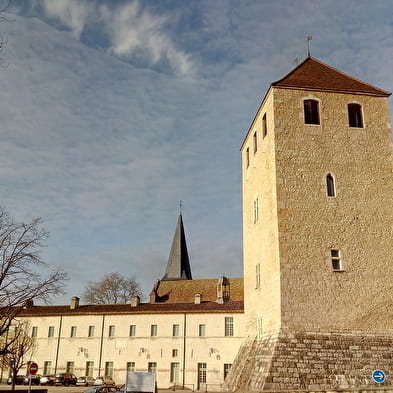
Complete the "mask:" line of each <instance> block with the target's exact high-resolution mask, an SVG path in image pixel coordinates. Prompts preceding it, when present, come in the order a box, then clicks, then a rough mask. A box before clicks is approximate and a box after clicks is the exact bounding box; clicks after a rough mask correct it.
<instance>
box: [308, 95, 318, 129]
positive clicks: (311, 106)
mask: <svg viewBox="0 0 393 393" xmlns="http://www.w3.org/2000/svg"><path fill="white" fill-rule="evenodd" d="M304 122H305V123H306V124H319V102H318V101H317V100H304Z"/></svg>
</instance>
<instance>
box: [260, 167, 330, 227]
mask: <svg viewBox="0 0 393 393" xmlns="http://www.w3.org/2000/svg"><path fill="white" fill-rule="evenodd" d="M326 195H327V196H328V197H335V196H336V181H335V179H334V176H333V175H332V174H331V173H328V174H327V175H326ZM258 220H259V200H258V198H255V199H254V200H253V222H254V224H256V223H257V222H258Z"/></svg>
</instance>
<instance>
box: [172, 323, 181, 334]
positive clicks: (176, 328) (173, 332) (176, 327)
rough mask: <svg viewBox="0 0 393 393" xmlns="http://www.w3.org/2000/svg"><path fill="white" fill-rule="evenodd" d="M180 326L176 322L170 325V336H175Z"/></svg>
mask: <svg viewBox="0 0 393 393" xmlns="http://www.w3.org/2000/svg"><path fill="white" fill-rule="evenodd" d="M179 331H180V326H179V325H178V324H174V325H172V336H173V337H177V336H178V335H179Z"/></svg>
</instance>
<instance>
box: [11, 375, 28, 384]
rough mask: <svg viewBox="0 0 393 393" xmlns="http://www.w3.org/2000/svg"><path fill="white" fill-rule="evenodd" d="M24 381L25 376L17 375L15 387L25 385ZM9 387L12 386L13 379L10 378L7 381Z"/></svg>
mask: <svg viewBox="0 0 393 393" xmlns="http://www.w3.org/2000/svg"><path fill="white" fill-rule="evenodd" d="M24 380H25V376H24V375H17V376H16V377H15V385H23V382H24ZM7 385H12V377H9V378H8V379H7Z"/></svg>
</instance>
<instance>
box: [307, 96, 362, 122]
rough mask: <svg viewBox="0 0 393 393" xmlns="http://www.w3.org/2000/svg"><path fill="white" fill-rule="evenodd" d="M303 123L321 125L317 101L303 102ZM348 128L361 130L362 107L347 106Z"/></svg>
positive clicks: (357, 105) (358, 105)
mask: <svg viewBox="0 0 393 393" xmlns="http://www.w3.org/2000/svg"><path fill="white" fill-rule="evenodd" d="M303 103H304V122H305V123H306V124H316V125H319V124H321V120H320V110H319V101H317V100H304V102H303ZM347 110H348V125H349V127H355V128H363V115H362V106H361V105H360V104H356V103H350V104H348V105H347Z"/></svg>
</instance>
